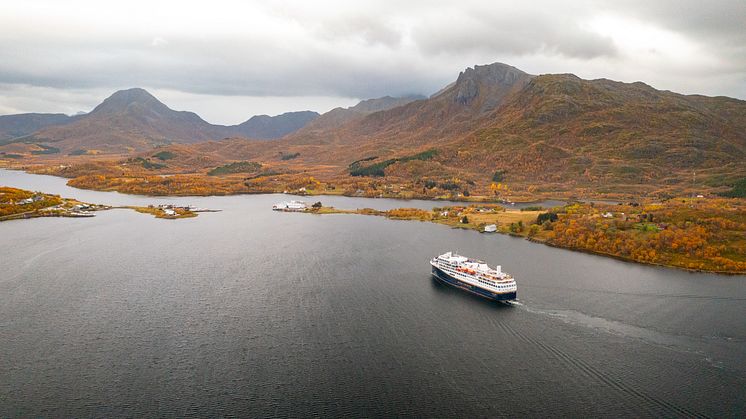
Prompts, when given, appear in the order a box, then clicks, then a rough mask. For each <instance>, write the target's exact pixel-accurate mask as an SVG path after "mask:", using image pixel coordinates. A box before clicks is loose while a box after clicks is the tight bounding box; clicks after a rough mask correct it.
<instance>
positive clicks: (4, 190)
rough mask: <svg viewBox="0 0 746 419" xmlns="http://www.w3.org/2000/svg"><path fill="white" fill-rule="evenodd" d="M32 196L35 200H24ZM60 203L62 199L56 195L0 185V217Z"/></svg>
mask: <svg viewBox="0 0 746 419" xmlns="http://www.w3.org/2000/svg"><path fill="white" fill-rule="evenodd" d="M34 197H36V200H33V201H32V202H25V200H27V199H29V200H30V199H33V198H34ZM62 203H63V200H62V199H61V198H60V197H59V196H57V195H47V194H42V193H38V192H31V191H26V190H23V189H16V188H9V187H6V186H0V219H2V218H3V217H8V216H12V215H16V214H23V213H32V212H36V211H38V210H40V209H44V208H49V207H53V206H55V205H60V204H62Z"/></svg>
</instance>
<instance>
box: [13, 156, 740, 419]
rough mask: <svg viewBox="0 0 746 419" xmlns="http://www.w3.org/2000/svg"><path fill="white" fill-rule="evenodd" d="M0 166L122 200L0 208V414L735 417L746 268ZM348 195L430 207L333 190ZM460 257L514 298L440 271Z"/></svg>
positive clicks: (53, 186) (380, 203)
mask: <svg viewBox="0 0 746 419" xmlns="http://www.w3.org/2000/svg"><path fill="white" fill-rule="evenodd" d="M64 182H65V180H64V179H59V178H52V177H46V176H36V175H29V174H25V173H21V172H10V171H2V170H0V185H7V186H17V187H24V188H29V189H35V190H42V191H45V192H51V193H60V194H62V195H64V196H67V197H75V198H78V199H82V200H86V201H89V202H94V203H107V204H117V205H122V204H131V205H142V204H149V203H163V202H169V203H188V204H193V205H197V206H203V207H209V208H220V209H222V210H223V211H222V212H219V213H206V214H201V215H200V216H199V217H197V218H193V219H184V220H175V221H173V220H160V219H155V218H152V217H151V216H149V215H144V214H137V213H135V212H133V211H128V210H112V211H107V212H102V213H99V214H98V215H97V216H96V217H95V218H90V219H68V218H40V219H31V220H18V221H11V222H3V223H0V337H1V338H2V345H0V377H1V379H0V416H3V417H5V416H54V417H56V416H78V417H81V416H156V415H158V416H224V415H240V416H252V417H256V416H309V415H325V416H327V415H349V416H384V415H385V416H389V415H420V416H439V417H454V416H467V417H473V416H526V415H532V416H550V415H551V416H569V415H572V416H615V417H616V416H636V417H637V416H665V417H672V416H697V415H706V416H713V417H722V416H743V415H744V414H745V413H746V391H744V389H745V388H746V277H743V276H718V275H711V274H693V273H688V272H684V271H679V270H673V269H663V268H656V267H649V266H642V265H636V264H631V263H625V262H621V261H617V260H613V259H608V258H602V257H598V256H593V255H587V254H582V253H576V252H571V251H567V250H563V249H556V248H551V247H548V246H544V245H541V244H535V243H531V242H528V241H525V240H522V239H516V238H511V237H507V236H502V235H485V234H479V233H476V232H473V231H463V230H454V229H450V228H448V227H445V226H439V225H434V224H428V223H417V222H407V221H392V220H387V219H384V218H380V217H366V216H353V215H327V216H315V215H309V214H292V213H277V212H272V211H270V209H269V208H270V207H271V204H272V203H274V202H275V201H277V200H280V199H282V197H280V196H272V195H253V196H247V195H245V196H230V197H201V198H197V197H194V198H192V197H190V198H150V197H140V196H127V195H121V194H115V193H102V192H94V191H82V190H77V189H72V188H68V187H66V186H64ZM320 200H321V201H322V202H324V203H325V204H329V205H332V204H333V205H336V206H340V207H349V208H355V207H374V208H382V209H383V208H392V207H400V206H414V205H417V206H421V207H425V206H428V205H429V206H433V205H435V206H437V205H439V203H429V202H425V201H420V202H414V203H411V202H409V203H403V202H400V201H390V200H365V199H355V198H343V197H321V198H320ZM448 250H457V251H459V252H462V253H464V254H467V255H471V256H475V257H479V258H482V259H484V260H486V261H488V262H490V263H493V264H502V265H503V268H504V269H505V270H506V271H508V272H510V273H512V274H514V276H515V277H516V278H517V281H518V285H519V298H520V301H519V302H518V303H516V304H513V305H508V304H499V303H491V302H488V301H484V300H481V299H478V298H476V297H472V296H470V295H466V294H464V293H463V292H460V291H458V290H455V289H452V288H449V287H446V286H444V285H441V284H439V283H438V282H435V281H434V280H433V279H432V278H431V276H430V266H429V264H428V260H429V258H430V257H432V256H434V255H436V254H438V253H442V252H444V251H448Z"/></svg>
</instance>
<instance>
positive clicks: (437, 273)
mask: <svg viewBox="0 0 746 419" xmlns="http://www.w3.org/2000/svg"><path fill="white" fill-rule="evenodd" d="M432 268H433V276H434V277H435V278H436V279H438V280H439V281H440V282H443V283H445V284H448V285H450V286H452V287H456V288H459V289H461V290H464V291H466V292H468V293H471V294H474V295H478V296H480V297H482V298H486V299H488V300H492V301H512V300H515V299H516V292H515V291H513V292H505V293H494V292H491V291H488V290H486V289H483V288H480V287H476V286H474V285H471V284H467V283H466V282H464V281H461V280H460V279H458V278H454V277H452V276H451V275H448V274H447V273H446V272H444V271H443V270H442V269H440V268H438V267H436V266H433V267H432Z"/></svg>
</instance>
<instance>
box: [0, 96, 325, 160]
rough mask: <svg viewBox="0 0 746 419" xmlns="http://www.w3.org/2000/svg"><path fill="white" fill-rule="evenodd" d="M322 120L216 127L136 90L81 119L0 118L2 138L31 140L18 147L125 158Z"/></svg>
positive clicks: (310, 115) (301, 116)
mask: <svg viewBox="0 0 746 419" xmlns="http://www.w3.org/2000/svg"><path fill="white" fill-rule="evenodd" d="M316 116H318V114H317V113H315V112H310V111H304V112H290V113H286V114H283V115H279V116H276V117H270V116H266V115H262V116H257V117H253V118H251V119H249V120H248V121H246V122H244V123H242V124H240V125H234V126H223V125H213V124H210V123H208V122H206V121H205V120H203V119H202V118H200V117H199V116H198V115H197V114H195V113H193V112H185V111H175V110H172V109H171V108H169V107H168V106H166V105H165V104H163V103H162V102H160V101H159V100H158V99H156V98H155V97H154V96H153V95H151V94H150V93H148V92H147V91H146V90H144V89H140V88H133V89H127V90H120V91H117V92H115V93H114V94H112V95H111V96H109V97H108V98H106V99H105V100H104V101H103V102H102V103H101V104H99V105H98V106H96V107H95V108H94V109H93V110H92V111H91V112H89V113H87V114H82V115H79V116H75V117H67V116H65V115H39V114H29V116H27V115H9V116H5V117H0V134H2V135H4V134H5V133H6V132H7V135H5V138H9V139H10V138H15V137H19V136H24V135H25V136H26V137H24V138H22V139H20V140H19V141H17V142H25V143H28V144H37V145H40V147H42V148H43V149H44V150H61V151H63V152H73V153H76V154H78V153H82V152H84V151H85V152H103V153H115V154H122V153H131V152H133V151H134V152H139V151H145V150H149V149H152V148H153V147H155V146H160V145H165V144H171V143H182V144H190V143H196V142H200V141H207V140H218V139H221V138H226V137H247V138H258V139H272V138H278V137H281V136H283V135H285V134H287V133H290V132H293V131H295V130H297V129H299V128H301V127H303V126H304V125H305V124H307V123H308V122H309V121H311V120H313V119H314V118H315V117H316ZM6 121H7V122H6ZM5 127H7V129H5ZM2 138H3V137H0V139H2ZM36 153H37V154H49V153H46V152H45V153H40V152H38V151H36Z"/></svg>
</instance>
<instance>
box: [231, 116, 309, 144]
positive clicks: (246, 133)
mask: <svg viewBox="0 0 746 419" xmlns="http://www.w3.org/2000/svg"><path fill="white" fill-rule="evenodd" d="M318 116H319V114H318V112H312V111H300V112H287V113H284V114H282V115H277V116H269V115H256V116H252V117H251V118H250V119H249V120H248V121H246V122H243V123H241V124H239V125H234V126H232V127H231V128H232V129H233V131H235V133H236V134H237V135H240V136H242V137H246V138H255V139H259V140H270V139H275V138H280V137H283V136H285V135H287V134H290V133H291V132H295V131H297V130H299V129H301V128H303V127H304V126H306V125H307V124H308V123H309V122H311V121H313V120H314V119H316V118H318Z"/></svg>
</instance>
